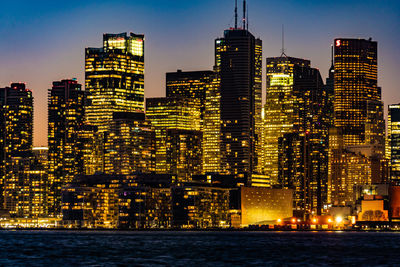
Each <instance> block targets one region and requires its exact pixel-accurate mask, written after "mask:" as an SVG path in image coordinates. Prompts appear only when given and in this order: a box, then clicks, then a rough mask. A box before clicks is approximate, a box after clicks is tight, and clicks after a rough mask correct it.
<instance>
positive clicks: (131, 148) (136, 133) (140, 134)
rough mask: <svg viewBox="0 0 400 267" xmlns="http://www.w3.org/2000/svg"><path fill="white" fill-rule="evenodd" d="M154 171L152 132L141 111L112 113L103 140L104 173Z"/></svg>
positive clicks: (124, 173) (121, 173) (127, 173)
mask: <svg viewBox="0 0 400 267" xmlns="http://www.w3.org/2000/svg"><path fill="white" fill-rule="evenodd" d="M154 171H155V132H154V130H153V129H152V128H151V124H150V122H149V121H146V120H145V114H144V113H131V112H116V113H114V115H113V121H112V122H111V125H110V130H109V131H108V132H106V133H105V139H104V173H107V174H120V175H130V174H133V173H136V172H140V173H149V172H154Z"/></svg>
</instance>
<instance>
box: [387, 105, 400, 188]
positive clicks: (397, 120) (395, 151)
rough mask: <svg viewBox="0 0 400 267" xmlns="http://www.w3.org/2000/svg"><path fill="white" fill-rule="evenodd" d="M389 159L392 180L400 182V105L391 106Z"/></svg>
mask: <svg viewBox="0 0 400 267" xmlns="http://www.w3.org/2000/svg"><path fill="white" fill-rule="evenodd" d="M387 138H388V142H387V158H388V159H389V167H390V179H391V180H392V181H399V180H400V104H395V105H389V115H388V136H387Z"/></svg>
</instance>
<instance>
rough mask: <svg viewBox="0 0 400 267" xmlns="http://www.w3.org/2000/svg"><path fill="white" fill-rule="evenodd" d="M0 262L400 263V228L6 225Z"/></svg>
mask: <svg viewBox="0 0 400 267" xmlns="http://www.w3.org/2000/svg"><path fill="white" fill-rule="evenodd" d="M0 265H1V266H3V265H9V266H15V265H24V266H42V265H46V266H54V265H58V266H76V265H86V266H87V265H89V266H124V265H131V266H149V265H152V266H153V265H156V266H157V265H158V266H171V265H174V266H225V265H228V266H243V265H253V266H271V265H272V266H282V265H283V266H288V265H290V266H298V265H314V266H321V265H346V266H348V265H353V266H355V265H357V266H360V265H362V266H376V265H393V266H394V265H400V233H373V232H372V233H365V232H364V233H358V232H356V233H353V232H342V233H338V232H335V233H334V232H91V231H90V232H85V231H74V232H69V231H0Z"/></svg>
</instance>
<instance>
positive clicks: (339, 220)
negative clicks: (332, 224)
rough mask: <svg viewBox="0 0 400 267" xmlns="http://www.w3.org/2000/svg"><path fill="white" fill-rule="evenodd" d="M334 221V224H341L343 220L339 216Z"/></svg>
mask: <svg viewBox="0 0 400 267" xmlns="http://www.w3.org/2000/svg"><path fill="white" fill-rule="evenodd" d="M335 221H336V223H341V222H343V218H342V217H341V216H337V217H336V219H335Z"/></svg>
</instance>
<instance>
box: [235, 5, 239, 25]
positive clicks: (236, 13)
mask: <svg viewBox="0 0 400 267" xmlns="http://www.w3.org/2000/svg"><path fill="white" fill-rule="evenodd" d="M237 20H238V12H237V0H235V29H237Z"/></svg>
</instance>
